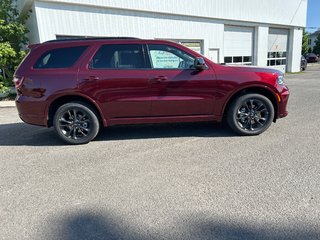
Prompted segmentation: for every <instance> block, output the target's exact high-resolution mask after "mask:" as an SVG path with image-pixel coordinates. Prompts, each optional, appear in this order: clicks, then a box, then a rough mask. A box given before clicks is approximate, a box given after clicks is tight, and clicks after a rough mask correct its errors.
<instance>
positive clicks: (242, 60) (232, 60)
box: [224, 56, 252, 65]
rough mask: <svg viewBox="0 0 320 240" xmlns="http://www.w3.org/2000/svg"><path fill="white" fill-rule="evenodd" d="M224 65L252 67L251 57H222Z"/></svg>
mask: <svg viewBox="0 0 320 240" xmlns="http://www.w3.org/2000/svg"><path fill="white" fill-rule="evenodd" d="M224 62H225V63H226V64H241V65H252V56H234V57H224Z"/></svg>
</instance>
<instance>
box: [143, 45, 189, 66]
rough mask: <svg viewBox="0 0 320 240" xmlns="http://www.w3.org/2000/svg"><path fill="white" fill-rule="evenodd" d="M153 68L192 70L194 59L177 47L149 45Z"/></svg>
mask: <svg viewBox="0 0 320 240" xmlns="http://www.w3.org/2000/svg"><path fill="white" fill-rule="evenodd" d="M148 49H149V54H150V59H151V64H152V68H154V69H191V68H193V64H194V59H195V58H194V57H193V56H191V55H190V54H188V53H186V52H184V51H183V50H180V49H178V48H176V47H172V46H169V45H161V44H149V45H148Z"/></svg>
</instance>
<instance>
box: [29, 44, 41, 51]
mask: <svg viewBox="0 0 320 240" xmlns="http://www.w3.org/2000/svg"><path fill="white" fill-rule="evenodd" d="M40 45H41V44H40V43H37V44H29V45H28V48H29V49H30V50H33V49H35V48H36V47H38V46H40Z"/></svg>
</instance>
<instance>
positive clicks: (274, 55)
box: [267, 52, 287, 66]
mask: <svg viewBox="0 0 320 240" xmlns="http://www.w3.org/2000/svg"><path fill="white" fill-rule="evenodd" d="M286 64H287V53H286V52H269V53H268V64H267V65H268V66H279V65H286Z"/></svg>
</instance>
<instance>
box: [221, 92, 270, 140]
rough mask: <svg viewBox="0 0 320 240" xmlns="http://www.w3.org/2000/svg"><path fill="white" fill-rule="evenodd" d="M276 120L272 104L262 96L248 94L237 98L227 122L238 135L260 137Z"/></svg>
mask: <svg viewBox="0 0 320 240" xmlns="http://www.w3.org/2000/svg"><path fill="white" fill-rule="evenodd" d="M273 118H274V107H273V105H272V102H271V101H270V100H269V99H268V98H267V97H265V96H263V95H260V94H246V95H242V96H240V97H238V98H236V99H235V100H234V101H233V102H232V103H231V105H230V108H229V110H228V113H227V122H228V125H229V126H230V128H231V129H232V130H233V131H235V132H236V133H238V134H240V135H244V136H253V135H259V134H261V133H263V132H264V131H265V130H267V129H268V128H269V127H270V125H271V123H272V121H273Z"/></svg>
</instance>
